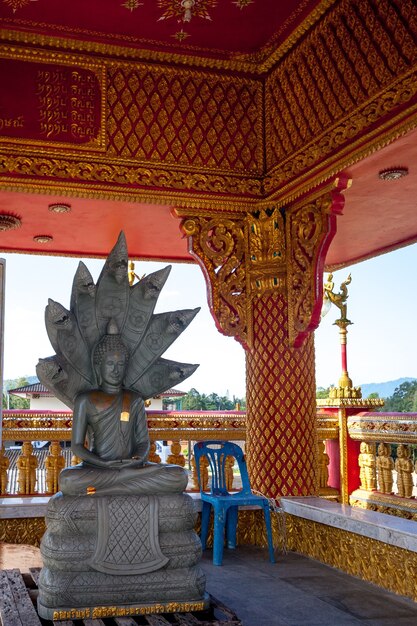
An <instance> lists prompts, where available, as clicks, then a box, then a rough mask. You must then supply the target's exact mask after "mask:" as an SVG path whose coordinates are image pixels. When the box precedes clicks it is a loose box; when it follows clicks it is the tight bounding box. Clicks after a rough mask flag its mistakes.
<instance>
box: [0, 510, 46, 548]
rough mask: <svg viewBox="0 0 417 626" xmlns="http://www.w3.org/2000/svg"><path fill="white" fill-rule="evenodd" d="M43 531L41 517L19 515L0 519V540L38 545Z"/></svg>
mask: <svg viewBox="0 0 417 626" xmlns="http://www.w3.org/2000/svg"><path fill="white" fill-rule="evenodd" d="M44 532H45V519H44V518H43V517H19V518H9V519H1V520H0V541H1V542H3V543H19V544H20V543H23V544H29V545H31V546H36V547H39V546H40V543H41V539H42V537H43V534H44Z"/></svg>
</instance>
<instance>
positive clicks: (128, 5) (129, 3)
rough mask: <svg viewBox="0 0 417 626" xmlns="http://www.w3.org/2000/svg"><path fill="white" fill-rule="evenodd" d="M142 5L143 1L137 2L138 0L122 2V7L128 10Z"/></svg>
mask: <svg viewBox="0 0 417 626" xmlns="http://www.w3.org/2000/svg"><path fill="white" fill-rule="evenodd" d="M142 6H143V2H139V0H126V2H122V7H124V8H125V9H129V11H131V12H133V11H134V10H135V9H138V8H139V7H142Z"/></svg>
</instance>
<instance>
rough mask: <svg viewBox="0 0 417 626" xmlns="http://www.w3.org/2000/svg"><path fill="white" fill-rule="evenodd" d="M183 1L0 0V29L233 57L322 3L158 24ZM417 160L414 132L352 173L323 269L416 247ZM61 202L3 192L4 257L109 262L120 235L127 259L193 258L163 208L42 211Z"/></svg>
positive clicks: (216, 9)
mask: <svg viewBox="0 0 417 626" xmlns="http://www.w3.org/2000/svg"><path fill="white" fill-rule="evenodd" d="M175 3H176V4H175ZM179 4H180V0H169V1H168V0H167V1H166V2H165V0H143V1H142V2H140V1H139V2H136V0H113V1H112V2H110V0H107V1H106V2H104V1H103V0H88V1H86V0H60V1H59V2H58V1H57V0H36V1H34V0H33V1H32V0H0V22H1V26H2V28H5V29H7V28H14V29H18V30H26V31H31V32H42V33H45V34H51V35H56V36H60V37H76V38H78V39H82V38H84V39H87V38H88V39H89V40H96V41H99V42H101V43H106V44H107V43H108V44H112V45H113V44H116V45H118V44H124V45H128V46H137V47H140V48H148V49H151V50H165V51H171V52H179V53H185V52H188V53H199V54H204V55H206V56H217V57H219V58H233V57H238V56H239V54H247V53H252V52H255V51H259V50H260V49H261V48H262V47H264V46H266V45H268V43H271V42H274V45H275V46H276V45H278V44H279V43H280V42H281V41H283V40H284V39H285V38H287V37H288V36H289V35H290V34H291V32H292V31H293V30H294V29H295V28H296V27H297V26H298V25H299V23H300V22H301V21H302V20H303V19H304V18H305V17H306V15H307V14H308V13H309V12H310V11H312V10H313V8H314V7H315V6H317V4H318V1H317V0H287V1H286V2H281V1H279V0H253V1H252V2H251V3H249V4H247V6H243V5H245V4H246V2H245V0H243V1H242V0H195V7H197V6H198V8H199V9H200V11H201V12H202V13H204V11H203V10H204V9H205V10H206V11H208V13H209V15H210V18H211V19H210V20H209V19H204V17H198V15H194V16H193V17H192V19H191V21H190V22H189V23H187V22H183V21H181V19H180V21H178V18H176V17H172V18H169V19H164V20H160V19H159V18H160V17H161V16H162V15H163V13H164V11H165V10H166V9H167V7H168V5H172V6H174V8H175V6H178V5H179ZM239 4H242V8H239ZM136 5H137V6H136ZM128 6H130V7H131V8H132V10H129V9H128V8H126V7H128ZM180 30H183V31H184V32H187V33H189V35H190V37H189V38H187V39H185V40H184V41H183V42H180V41H177V40H176V39H174V38H173V36H172V35H175V33H176V32H178V31H180ZM109 52H111V51H110V49H109ZM416 163H417V131H413V132H411V133H409V134H408V135H407V136H405V137H403V138H402V139H400V140H398V141H396V142H394V143H393V144H392V145H390V146H388V147H387V148H385V149H383V150H381V151H379V152H377V153H376V154H375V155H373V156H371V157H369V158H367V159H365V160H364V161H362V162H361V163H358V164H357V165H355V166H353V167H351V168H350V169H349V171H348V173H349V175H350V176H351V178H352V180H353V184H352V187H351V189H349V190H348V191H346V192H345V197H346V205H345V210H344V215H343V216H341V217H339V218H338V226H337V228H338V231H337V234H336V236H335V239H334V241H333V243H332V245H331V247H330V250H329V252H328V256H327V265H328V267H336V266H341V265H347V264H349V263H352V262H354V261H358V260H361V259H363V258H366V257H369V256H373V255H375V254H378V253H381V252H384V251H388V250H390V249H392V248H395V247H399V246H401V245H405V244H406V243H411V242H412V241H415V240H417V211H416V208H417V207H416V198H417V172H416V166H415V164H416ZM399 166H402V167H407V168H408V170H409V174H408V176H406V177H405V178H403V179H401V180H398V181H382V180H380V179H379V178H378V172H379V171H380V170H383V169H387V168H392V167H399ZM59 200H65V198H62V197H47V196H44V195H41V194H21V193H17V192H9V191H2V192H0V212H2V213H14V214H15V215H17V216H19V217H21V218H22V226H21V228H19V229H17V230H13V231H9V232H2V233H0V250H3V251H11V250H25V251H28V252H39V253H44V254H71V255H74V256H89V255H90V256H105V255H106V254H107V253H108V250H109V249H110V248H111V246H112V245H113V242H114V240H115V238H116V237H117V234H118V232H119V231H120V230H121V229H123V230H125V232H126V234H127V238H128V245H129V250H130V253H131V255H132V256H133V257H141V258H149V259H156V258H161V259H166V260H172V261H175V260H190V259H191V257H190V256H189V254H188V251H187V244H186V240H185V239H183V238H182V236H181V233H180V231H179V220H177V219H175V218H173V217H172V215H171V209H170V207H169V206H161V205H157V204H156V205H149V204H140V203H133V202H126V203H122V202H119V203H117V202H112V201H104V200H87V199H82V198H70V199H68V200H67V201H68V202H69V204H70V205H71V211H70V212H69V213H67V214H54V213H51V212H50V211H49V210H48V205H49V204H50V203H51V202H56V201H59ZM36 235H50V236H52V237H53V240H52V241H50V242H48V243H44V244H39V243H36V242H35V241H34V240H33V237H35V236H36Z"/></svg>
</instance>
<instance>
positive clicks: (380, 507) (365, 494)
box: [349, 489, 417, 522]
mask: <svg viewBox="0 0 417 626" xmlns="http://www.w3.org/2000/svg"><path fill="white" fill-rule="evenodd" d="M349 504H350V505H351V506H355V507H358V508H360V509H366V510H368V511H378V513H386V514H387V515H395V517H402V518H404V519H410V520H413V521H414V522H417V502H416V500H414V499H413V498H401V497H400V496H395V495H393V494H385V493H380V492H379V491H365V490H364V489H356V490H355V491H353V492H352V493H351V494H350V498H349Z"/></svg>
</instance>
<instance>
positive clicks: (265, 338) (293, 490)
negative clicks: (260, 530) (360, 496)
mask: <svg viewBox="0 0 417 626" xmlns="http://www.w3.org/2000/svg"><path fill="white" fill-rule="evenodd" d="M253 325H254V326H253V351H251V352H247V356H246V359H247V451H248V466H249V471H250V477H251V484H252V487H253V488H254V489H257V490H258V491H261V492H262V493H264V494H265V495H268V496H270V497H274V498H275V497H277V496H279V495H304V496H306V495H311V494H313V493H315V492H316V430H315V429H316V420H315V373H314V344H313V337H312V336H311V335H310V336H309V337H308V338H307V339H306V341H305V343H304V344H303V346H302V347H301V348H299V349H296V350H295V349H292V348H290V347H289V344H288V331H287V325H288V321H287V313H286V303H285V300H284V298H283V296H281V295H269V296H264V297H262V298H258V299H256V300H254V303H253Z"/></svg>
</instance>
